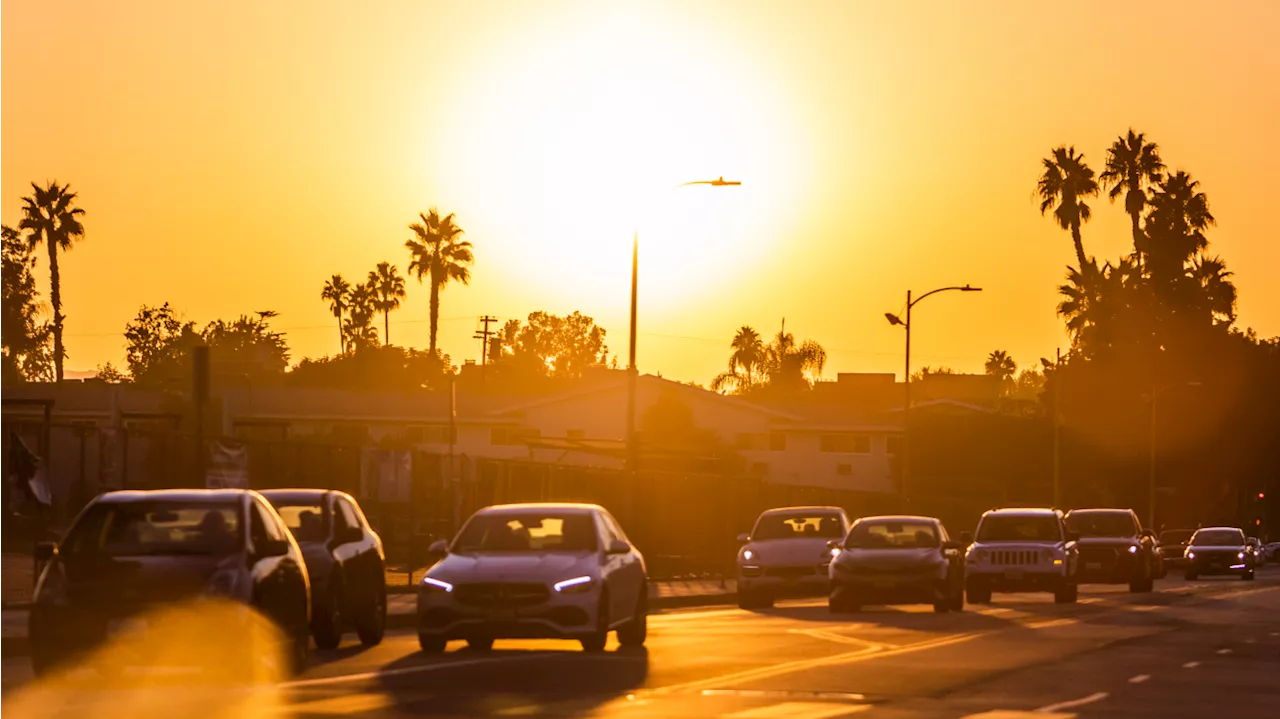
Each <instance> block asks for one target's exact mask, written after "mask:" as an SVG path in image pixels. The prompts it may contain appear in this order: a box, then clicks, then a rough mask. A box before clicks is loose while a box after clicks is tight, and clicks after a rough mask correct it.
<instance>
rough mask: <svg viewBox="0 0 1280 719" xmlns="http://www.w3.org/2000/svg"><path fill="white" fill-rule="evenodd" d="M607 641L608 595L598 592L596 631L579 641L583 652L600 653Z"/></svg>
mask: <svg viewBox="0 0 1280 719" xmlns="http://www.w3.org/2000/svg"><path fill="white" fill-rule="evenodd" d="M608 641H609V594H608V592H600V606H598V607H596V630H595V631H594V632H592V633H590V634H588V635H586V636H584V637H582V638H581V639H579V640H578V643H579V644H581V645H582V651H584V652H602V651H604V645H605V644H607V643H608Z"/></svg>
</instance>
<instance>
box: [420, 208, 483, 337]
mask: <svg viewBox="0 0 1280 719" xmlns="http://www.w3.org/2000/svg"><path fill="white" fill-rule="evenodd" d="M418 217H419V218H421V219H422V222H415V223H413V224H412V225H409V229H410V230H413V234H414V235H415V239H411V240H409V241H407V242H405V243H404V246H405V247H407V248H408V249H409V255H410V257H412V258H413V261H412V262H410V263H409V273H410V274H412V275H414V276H416V277H417V278H418V282H419V283H421V282H422V276H423V275H428V276H429V278H430V282H431V345H430V349H431V353H432V354H435V352H436V331H437V329H439V324H440V291H441V290H443V289H444V288H445V285H447V284H448V283H449V282H451V281H453V280H457V281H458V282H461V283H462V284H464V285H465V284H468V283H470V282H471V271H470V270H469V269H467V265H470V264H472V263H473V262H475V256H474V255H472V254H471V243H470V242H467V241H466V240H459V239H458V237H459V236H461V235H462V232H463V230H462V228H461V227H458V226H457V224H455V223H454V219H453V217H454V216H453V213H452V212H451V213H449V214H448V215H446V216H445V217H440V213H439V212H437V211H436V208H434V207H433V208H431V210H430V212H429V213H428V214H426V215H424V214H422V213H421V212H419V213H418Z"/></svg>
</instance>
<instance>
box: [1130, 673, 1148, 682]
mask: <svg viewBox="0 0 1280 719" xmlns="http://www.w3.org/2000/svg"><path fill="white" fill-rule="evenodd" d="M1150 678H1151V675H1150V674H1139V675H1138V676H1136V677H1129V683H1130V684H1141V683H1143V682H1145V681H1146V680H1148V679H1150Z"/></svg>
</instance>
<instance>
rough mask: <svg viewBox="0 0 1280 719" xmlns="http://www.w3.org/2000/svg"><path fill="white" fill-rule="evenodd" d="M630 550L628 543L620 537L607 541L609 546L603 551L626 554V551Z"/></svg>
mask: <svg viewBox="0 0 1280 719" xmlns="http://www.w3.org/2000/svg"><path fill="white" fill-rule="evenodd" d="M630 551H631V545H630V544H627V543H626V542H624V541H622V540H621V539H615V540H613V541H612V542H609V548H608V549H607V550H606V551H605V553H606V554H626V553H627V552H630Z"/></svg>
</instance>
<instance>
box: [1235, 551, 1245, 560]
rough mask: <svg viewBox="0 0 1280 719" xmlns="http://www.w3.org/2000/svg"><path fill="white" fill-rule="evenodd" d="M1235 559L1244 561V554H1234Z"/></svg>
mask: <svg viewBox="0 0 1280 719" xmlns="http://www.w3.org/2000/svg"><path fill="white" fill-rule="evenodd" d="M1236 558H1237V559H1244V552H1240V553H1238V554H1236Z"/></svg>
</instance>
